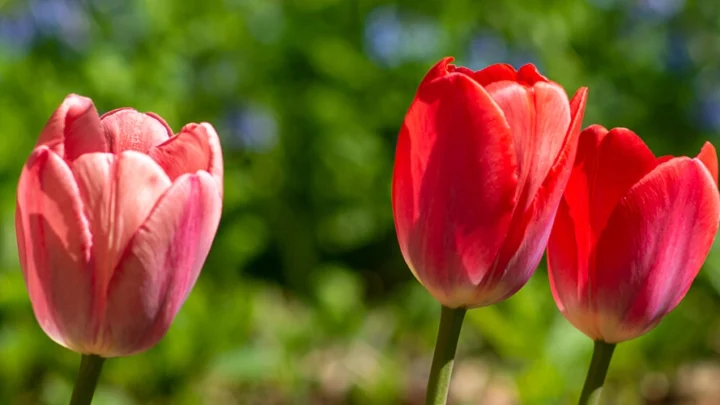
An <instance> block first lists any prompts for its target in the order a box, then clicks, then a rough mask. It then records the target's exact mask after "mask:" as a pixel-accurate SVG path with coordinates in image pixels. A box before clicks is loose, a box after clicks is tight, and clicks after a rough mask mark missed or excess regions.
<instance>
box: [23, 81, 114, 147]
mask: <svg viewBox="0 0 720 405" xmlns="http://www.w3.org/2000/svg"><path fill="white" fill-rule="evenodd" d="M37 145H38V146H39V145H45V146H47V147H48V148H49V149H51V150H52V151H53V152H55V153H56V154H57V155H58V156H61V157H63V158H64V159H65V160H68V161H73V160H75V159H77V157H78V156H80V155H82V154H83V153H92V152H107V151H108V150H109V145H108V143H107V140H106V138H105V134H104V132H103V130H102V127H101V125H100V117H98V113H97V110H96V109H95V105H94V104H93V102H92V100H90V99H89V98H87V97H82V96H78V95H75V94H70V95H68V96H67V97H65V100H64V101H63V102H62V104H61V105H60V107H58V109H57V110H55V112H54V113H53V115H52V116H51V117H50V120H49V121H48V122H47V124H45V128H44V129H43V131H42V133H41V134H40V138H39V139H38V142H37Z"/></svg>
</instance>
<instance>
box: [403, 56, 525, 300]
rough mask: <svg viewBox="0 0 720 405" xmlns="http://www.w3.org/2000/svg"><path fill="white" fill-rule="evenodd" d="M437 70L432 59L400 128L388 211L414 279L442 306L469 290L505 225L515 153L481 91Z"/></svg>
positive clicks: (490, 257) (513, 183) (513, 188)
mask: <svg viewBox="0 0 720 405" xmlns="http://www.w3.org/2000/svg"><path fill="white" fill-rule="evenodd" d="M441 63H442V62H441ZM446 73H447V72H446ZM439 74H440V73H439V72H438V70H437V65H436V67H434V68H433V69H431V71H430V73H429V74H428V77H426V78H425V79H424V80H423V84H421V85H420V88H419V90H418V94H417V96H416V98H415V100H414V101H413V103H412V105H411V107H410V110H409V111H408V114H407V116H406V118H405V123H404V125H403V127H402V130H401V131H400V136H399V139H398V146H397V151H396V156H395V169H394V173H393V210H394V218H395V226H396V230H397V234H398V240H399V243H400V247H401V250H402V252H403V255H404V257H405V259H406V261H407V263H408V264H409V266H410V267H411V269H412V270H413V272H414V274H415V275H416V277H417V278H418V280H420V282H421V283H423V285H424V286H425V287H426V288H427V289H428V290H429V291H430V292H431V294H433V295H434V296H435V298H437V299H438V300H439V301H440V302H441V303H443V304H444V305H448V306H458V305H463V304H464V302H463V301H464V299H465V298H466V296H469V295H472V294H474V287H473V285H474V284H476V283H477V282H479V281H480V280H482V279H483V278H484V276H485V272H486V271H487V270H488V269H489V267H490V265H491V264H492V262H493V260H494V258H495V256H496V255H497V252H498V249H499V248H500V246H501V244H502V238H498V235H505V234H506V232H507V227H508V225H509V222H510V217H511V212H512V209H513V207H514V198H513V197H514V195H515V192H516V187H517V179H516V158H515V152H514V150H513V146H512V138H511V133H510V131H509V128H508V127H507V123H506V122H505V120H504V119H503V116H502V113H501V112H500V111H499V110H498V108H497V106H496V104H495V103H494V102H493V101H492V99H491V98H490V97H489V96H488V94H487V93H486V92H485V91H484V90H483V89H482V88H481V87H480V86H479V85H478V84H477V83H476V82H474V81H473V80H471V79H470V78H468V77H467V76H466V75H463V74H459V73H449V74H446V75H445V76H438V75H439Z"/></svg>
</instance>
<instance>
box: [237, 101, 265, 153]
mask: <svg viewBox="0 0 720 405" xmlns="http://www.w3.org/2000/svg"><path fill="white" fill-rule="evenodd" d="M227 123H228V127H229V129H230V131H229V134H230V139H229V141H230V142H231V143H232V144H234V145H235V146H236V147H239V148H242V149H245V150H249V151H252V152H260V153H262V152H267V151H269V150H271V149H272V148H274V147H275V145H276V144H277V140H278V139H277V138H278V133H277V132H278V125H277V121H276V120H275V116H274V114H273V112H272V110H270V109H269V108H267V107H265V106H262V105H257V104H253V105H249V106H247V107H245V108H240V109H239V110H236V111H233V112H232V113H230V114H229V116H228V118H227Z"/></svg>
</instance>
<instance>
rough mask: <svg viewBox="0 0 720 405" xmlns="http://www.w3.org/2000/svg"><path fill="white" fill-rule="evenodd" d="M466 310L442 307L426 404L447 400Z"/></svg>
mask: <svg viewBox="0 0 720 405" xmlns="http://www.w3.org/2000/svg"><path fill="white" fill-rule="evenodd" d="M466 311H467V310H466V309H465V308H448V307H445V306H443V307H442V312H441V314H440V328H439V329H438V335H437V342H435V353H434V354H433V362H432V367H431V368H430V378H429V379H428V386H427V396H426V397H425V404H426V405H445V403H446V402H447V396H448V390H449V389H450V377H451V375H452V369H453V363H454V362H455V350H456V349H457V343H458V338H459V337H460V329H462V324H463V319H464V318H465V312H466Z"/></svg>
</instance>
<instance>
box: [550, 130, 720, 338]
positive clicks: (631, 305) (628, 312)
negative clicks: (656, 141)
mask: <svg viewBox="0 0 720 405" xmlns="http://www.w3.org/2000/svg"><path fill="white" fill-rule="evenodd" d="M717 176H718V162H717V156H716V153H715V148H714V147H713V146H712V145H711V144H710V143H706V144H705V146H703V148H702V150H701V151H700V154H699V155H698V156H697V157H696V158H693V159H691V158H688V157H672V156H666V157H661V158H655V156H654V155H653V153H652V152H651V151H650V149H648V147H647V146H646V145H645V144H644V143H643V141H642V140H641V139H640V138H639V137H638V136H637V135H635V134H634V133H633V132H632V131H630V130H628V129H624V128H615V129H613V130H611V131H609V132H608V131H607V130H606V129H605V128H603V127H601V126H598V125H595V126H591V127H589V128H587V129H586V130H585V131H583V132H582V134H581V135H580V141H579V146H578V153H577V160H576V161H575V167H574V168H573V172H572V175H571V177H570V181H569V182H568V186H567V189H566V190H565V194H564V196H563V200H562V202H561V203H560V207H559V209H558V214H557V218H556V220H555V225H554V227H553V231H552V235H551V237H550V242H549V243H548V269H549V273H550V285H551V287H552V292H553V296H554V297H555V302H556V303H557V305H558V308H559V309H560V311H562V313H563V314H564V315H565V317H566V318H567V319H568V320H569V321H570V322H571V323H572V324H573V325H574V326H575V327H576V328H578V329H579V330H580V331H582V332H583V333H585V334H586V335H588V336H589V337H590V338H592V339H595V340H602V341H605V342H608V343H618V342H621V341H624V340H629V339H633V338H635V337H638V336H640V335H642V334H644V333H646V332H648V331H649V330H651V329H652V328H654V327H655V326H656V325H657V324H658V323H659V322H660V320H661V319H662V318H663V317H664V316H665V315H667V314H668V313H669V312H670V311H672V310H673V309H674V308H675V307H676V306H677V305H678V304H679V303H680V301H681V300H682V298H683V297H684V296H685V294H686V293H687V291H688V289H689V288H690V284H692V281H693V279H695V276H696V275H697V273H698V271H699V270H700V267H701V266H702V264H703V261H704V260H705V258H706V257H707V254H708V252H709V251H710V246H711V245H712V243H713V239H714V238H715V233H716V232H717V230H718V224H719V223H720V197H719V195H718V190H717V178H718V177H717Z"/></svg>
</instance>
